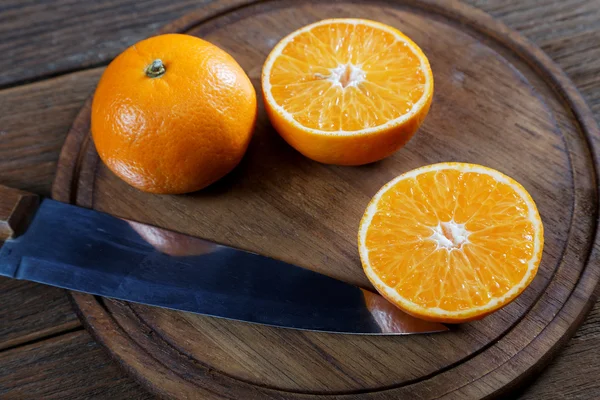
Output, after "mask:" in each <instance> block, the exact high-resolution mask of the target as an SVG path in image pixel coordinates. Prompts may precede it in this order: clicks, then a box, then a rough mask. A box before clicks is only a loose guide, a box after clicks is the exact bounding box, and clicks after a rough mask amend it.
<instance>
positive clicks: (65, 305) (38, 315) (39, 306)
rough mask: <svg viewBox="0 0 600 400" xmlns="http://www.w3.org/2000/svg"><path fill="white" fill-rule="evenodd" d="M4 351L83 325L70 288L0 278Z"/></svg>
mask: <svg viewBox="0 0 600 400" xmlns="http://www.w3.org/2000/svg"><path fill="white" fill-rule="evenodd" d="M0 304H2V307H0V321H2V323H0V351H1V350H4V349H7V348H11V347H16V346H19V345H21V344H24V343H27V342H31V341H34V340H39V339H41V338H44V337H46V336H50V335H55V334H59V333H61V332H64V331H67V330H71V329H75V328H77V327H80V326H81V323H80V322H79V319H78V318H77V316H76V315H75V313H74V312H73V310H72V308H71V303H70V301H69V299H68V298H67V295H66V291H64V290H62V289H58V288H51V287H48V286H43V285H39V284H37V283H33V282H25V281H17V280H13V279H8V278H4V277H2V278H0Z"/></svg>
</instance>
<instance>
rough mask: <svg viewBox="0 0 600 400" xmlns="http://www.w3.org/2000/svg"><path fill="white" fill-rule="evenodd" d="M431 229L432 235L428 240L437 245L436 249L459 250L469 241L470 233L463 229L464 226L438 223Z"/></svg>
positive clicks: (451, 222)
mask: <svg viewBox="0 0 600 400" xmlns="http://www.w3.org/2000/svg"><path fill="white" fill-rule="evenodd" d="M431 229H432V230H433V233H432V234H431V236H430V239H431V240H433V241H434V242H435V243H436V244H437V247H438V248H445V249H449V250H453V249H460V248H461V246H462V245H463V244H465V243H467V242H468V241H469V233H470V232H469V231H468V230H467V229H466V228H465V224H457V223H456V222H454V221H448V222H440V223H439V224H438V225H437V226H434V227H432V228H431Z"/></svg>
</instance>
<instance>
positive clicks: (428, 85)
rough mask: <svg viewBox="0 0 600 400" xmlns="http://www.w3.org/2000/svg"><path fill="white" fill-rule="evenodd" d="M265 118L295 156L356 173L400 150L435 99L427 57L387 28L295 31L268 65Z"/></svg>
mask: <svg viewBox="0 0 600 400" xmlns="http://www.w3.org/2000/svg"><path fill="white" fill-rule="evenodd" d="M262 88H263V95H264V99H265V107H266V110H267V113H268V115H269V118H270V120H271V122H272V124H273V126H274V127H275V129H276V130H277V131H278V132H279V134H280V135H281V136H282V137H283V138H284V139H285V140H286V141H287V142H288V143H289V144H290V145H291V146H293V147H294V148H295V149H297V150H298V151H299V152H301V153H302V154H304V155H305V156H307V157H309V158H312V159H314V160H316V161H320V162H323V163H327V164H340V165H360V164H366V163H370V162H374V161H378V160H381V159H382V158H385V157H387V156H389V155H391V154H392V153H394V152H395V151H396V150H398V149H399V148H400V147H402V146H403V145H404V144H405V143H406V142H407V141H408V140H409V139H410V138H411V137H412V136H413V134H414V133H415V132H416V130H417V129H418V128H419V126H420V125H421V123H422V122H423V120H424V118H425V116H426V115H427V112H428V111H429V106H430V105H431V99H432V96H433V75H432V72H431V68H430V66H429V61H428V60H427V57H425V55H424V54H423V52H422V51H421V49H420V48H419V47H418V46H417V45H416V44H415V43H414V42H413V41H412V40H410V39H409V38H408V37H406V36H405V35H404V34H402V33H401V32H400V31H398V30H397V29H394V28H392V27H390V26H387V25H384V24H381V23H378V22H374V21H368V20H364V19H328V20H324V21H320V22H317V23H314V24H311V25H308V26H305V27H304V28H301V29H299V30H297V31H295V32H293V33H292V34H290V35H289V36H287V37H285V38H284V39H283V40H281V42H279V43H278V44H277V45H276V46H275V48H273V50H272V51H271V54H269V56H268V57H267V60H266V61H265V64H264V67H263V73H262Z"/></svg>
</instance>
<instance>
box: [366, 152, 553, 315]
mask: <svg viewBox="0 0 600 400" xmlns="http://www.w3.org/2000/svg"><path fill="white" fill-rule="evenodd" d="M445 169H451V170H456V171H460V172H475V173H480V174H485V175H489V176H491V177H492V178H494V180H496V181H497V182H501V183H504V184H507V185H509V186H510V187H511V188H512V189H513V190H514V191H515V192H516V193H517V194H518V195H519V197H520V198H521V199H523V201H524V202H525V204H527V210H528V215H527V217H528V220H529V221H531V223H532V224H533V226H534V231H535V232H536V235H535V237H534V240H533V252H532V254H533V256H532V258H531V259H530V260H529V261H528V265H527V272H526V273H525V274H524V276H523V278H522V279H521V281H520V282H519V283H518V284H516V285H515V286H513V287H512V288H511V289H510V290H509V291H508V292H506V293H505V294H504V295H503V296H500V297H494V298H492V299H491V300H490V301H489V302H488V303H487V304H484V305H482V306H478V307H473V308H469V309H468V310H462V311H447V310H444V309H442V308H440V307H427V308H426V307H423V306H421V305H419V304H417V303H414V302H412V301H410V300H407V299H405V298H404V297H402V296H400V295H399V294H398V292H397V291H396V290H395V289H394V288H391V287H389V286H387V284H386V283H384V282H383V281H382V280H381V279H380V278H379V276H378V275H377V274H376V273H375V271H373V268H372V266H371V264H370V262H369V250H368V249H367V247H366V236H367V231H368V228H369V227H370V225H371V221H372V219H373V216H374V215H375V214H376V212H377V205H378V203H379V199H381V197H382V196H383V195H384V194H385V193H386V192H387V191H388V190H389V189H390V188H392V187H394V186H395V185H396V183H398V182H399V181H401V180H404V179H410V178H415V177H416V176H418V175H420V174H423V173H426V172H431V171H441V170H445ZM467 240H468V236H467ZM542 245H543V226H542V221H541V219H540V217H539V214H538V211H537V207H536V206H535V203H534V202H533V199H531V197H530V196H529V194H528V193H527V191H526V190H525V189H524V188H523V187H522V186H521V185H520V184H519V183H517V182H516V181H514V180H512V179H510V178H509V177H507V176H506V175H504V174H502V173H501V172H499V171H495V170H492V169H489V168H486V167H483V166H480V165H475V164H463V163H440V164H433V165H428V166H425V167H421V168H417V169H414V170H412V171H409V172H407V173H405V174H403V175H400V176H398V177H397V178H395V179H393V180H392V181H390V182H388V183H387V184H386V185H384V186H383V187H382V188H381V189H380V190H379V191H378V192H377V194H376V195H375V196H374V197H373V199H372V200H371V203H369V206H368V207H367V210H366V211H365V214H364V216H363V219H362V221H361V224H360V230H359V252H360V256H361V260H362V262H363V268H364V271H365V274H366V275H367V277H368V278H369V280H370V281H371V282H372V283H373V284H374V285H375V287H376V288H377V290H379V291H380V292H383V293H382V294H384V295H385V296H386V297H388V298H389V299H393V300H394V301H395V302H397V303H398V304H400V305H401V306H402V307H403V308H405V309H407V310H411V311H412V312H413V313H416V314H423V315H431V314H432V313H434V314H435V315H437V316H439V317H444V318H449V319H453V318H457V319H460V318H461V317H468V316H471V315H474V314H477V312H478V311H489V310H493V309H496V308H497V307H499V306H501V305H502V304H505V303H506V302H507V300H509V299H513V298H514V297H516V296H517V295H518V294H519V293H520V292H521V291H522V290H523V288H524V287H525V286H526V285H527V284H528V283H529V282H530V281H531V279H532V274H535V273H536V271H537V268H536V267H537V265H538V264H539V258H540V257H541V251H540V250H541V247H542ZM450 250H451V249H450Z"/></svg>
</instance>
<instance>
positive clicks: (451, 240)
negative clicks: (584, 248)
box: [358, 163, 544, 323]
mask: <svg viewBox="0 0 600 400" xmlns="http://www.w3.org/2000/svg"><path fill="white" fill-rule="evenodd" d="M358 242H359V246H358V247H359V252H360V258H361V261H362V264H363V268H364V271H365V273H366V275H367V277H368V278H369V280H370V281H371V282H372V283H373V285H374V286H375V287H376V289H377V290H378V291H379V292H380V293H381V294H382V295H383V296H384V297H386V298H387V299H388V300H389V301H391V302H392V303H394V304H395V305H396V306H398V307H399V308H401V309H402V310H404V311H405V312H408V313H410V314H412V315H414V316H417V317H420V318H423V319H427V320H432V321H438V322H450V323H456V322H465V321H469V320H473V319H478V318H481V317H483V316H485V315H487V314H489V313H490V312H492V311H494V310H497V309H499V308H501V307H503V306H505V305H506V304H508V303H509V302H511V301H512V300H514V299H515V298H516V297H517V296H518V295H519V294H520V293H521V292H522V291H523V290H525V288H526V287H527V286H528V285H529V283H530V282H531V281H532V279H533V277H534V276H535V275H536V273H537V270H538V265H539V263H540V260H541V256H542V250H543V247H544V229H543V225H542V220H541V219H540V216H539V213H538V210H537V208H536V205H535V203H534V201H533V199H532V198H531V196H530V195H529V193H527V191H526V190H525V189H524V188H523V186H521V185H520V184H519V183H518V182H516V181H515V180H513V179H511V178H510V177H508V176H506V175H504V174H502V173H501V172H498V171H496V170H493V169H491V168H487V167H483V166H480V165H474V164H466V163H441V164H434V165H429V166H426V167H422V168H418V169H415V170H413V171H410V172H407V173H405V174H403V175H401V176H399V177H397V178H396V179H394V180H392V181H391V182H389V183H388V184H386V185H385V186H384V187H383V188H381V190H380V191H379V192H378V193H377V194H376V195H375V197H373V199H372V200H371V202H370V204H369V206H368V207H367V210H366V211H365V214H364V216H363V218H362V220H361V223H360V229H359V235H358Z"/></svg>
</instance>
